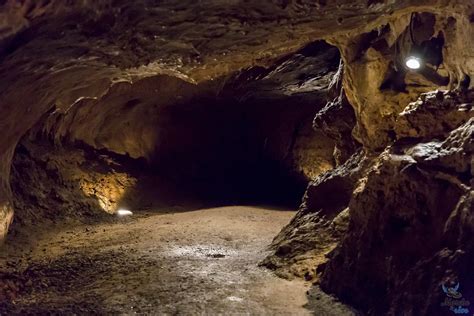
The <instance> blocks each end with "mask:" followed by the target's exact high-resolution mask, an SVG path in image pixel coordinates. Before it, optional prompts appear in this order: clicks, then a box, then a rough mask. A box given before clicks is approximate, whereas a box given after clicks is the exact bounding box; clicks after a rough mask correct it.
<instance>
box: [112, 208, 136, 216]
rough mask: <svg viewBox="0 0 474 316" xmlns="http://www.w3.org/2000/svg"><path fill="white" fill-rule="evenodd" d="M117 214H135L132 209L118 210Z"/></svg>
mask: <svg viewBox="0 0 474 316" xmlns="http://www.w3.org/2000/svg"><path fill="white" fill-rule="evenodd" d="M115 214H117V216H120V217H122V216H130V215H133V213H132V211H129V210H124V209H120V210H118V211H117V212H116V213H115Z"/></svg>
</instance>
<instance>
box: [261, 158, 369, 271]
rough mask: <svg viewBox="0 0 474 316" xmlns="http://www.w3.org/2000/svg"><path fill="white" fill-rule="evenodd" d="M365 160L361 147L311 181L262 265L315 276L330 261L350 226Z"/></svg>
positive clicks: (276, 269) (277, 269)
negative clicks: (352, 200)
mask: <svg viewBox="0 0 474 316" xmlns="http://www.w3.org/2000/svg"><path fill="white" fill-rule="evenodd" d="M365 161H366V157H365V154H364V153H363V152H362V151H361V150H360V151H358V152H357V153H355V154H354V155H353V156H352V157H351V158H350V159H348V160H347V161H346V162H345V163H344V164H342V165H340V166H338V167H337V168H335V169H333V170H330V171H328V172H325V173H323V174H321V175H320V176H318V177H317V178H316V179H315V180H314V181H312V182H311V183H310V184H309V186H308V188H307V190H306V193H305V196H304V197H303V203H302V204H301V206H300V209H299V211H298V213H297V215H296V216H295V218H293V220H292V221H291V222H290V223H289V224H288V225H287V226H286V227H285V228H284V229H283V230H282V231H281V232H280V233H279V234H278V236H277V237H275V239H274V240H273V242H272V245H271V248H272V249H274V251H275V253H274V254H273V255H271V256H269V257H267V258H266V259H265V260H264V261H262V263H261V264H262V265H263V266H266V267H268V268H270V269H272V270H275V272H276V273H277V274H278V275H280V276H282V277H285V278H292V277H293V276H294V275H296V276H300V277H305V278H306V279H313V278H314V277H316V268H317V267H318V266H320V265H322V264H324V263H325V262H326V261H327V258H326V255H327V254H328V253H329V252H330V251H332V250H333V249H334V247H335V246H336V245H337V243H338V241H339V240H340V238H341V237H342V236H343V235H344V233H345V231H346V229H347V224H348V215H349V214H348V210H347V206H348V204H349V200H350V197H351V194H352V191H353V188H354V184H355V182H356V181H357V179H358V177H359V176H360V174H361V173H362V171H363V170H364V165H365Z"/></svg>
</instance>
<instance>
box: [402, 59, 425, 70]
mask: <svg viewBox="0 0 474 316" xmlns="http://www.w3.org/2000/svg"><path fill="white" fill-rule="evenodd" d="M405 66H407V67H408V68H410V69H420V68H421V59H420V58H418V57H415V56H410V57H408V58H407V59H406V60H405Z"/></svg>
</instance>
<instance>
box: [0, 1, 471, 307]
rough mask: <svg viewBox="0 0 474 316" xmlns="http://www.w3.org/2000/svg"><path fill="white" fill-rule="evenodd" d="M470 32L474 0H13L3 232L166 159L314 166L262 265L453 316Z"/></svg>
mask: <svg viewBox="0 0 474 316" xmlns="http://www.w3.org/2000/svg"><path fill="white" fill-rule="evenodd" d="M473 34H474V3H473V2H472V1H465V0H421V1H411V0H406V1H389V0H368V1H365V0H364V1H362V0H357V1H347V0H337V1H332V2H331V1H322V0H319V1H310V0H299V1H295V0H264V1H263V0H262V1H251V2H250V1H244V0H233V1H220V0H203V1H182V0H170V1H154V0H137V1H133V2H130V1H122V0H114V1H113V0H97V1H91V0H81V1H74V2H71V1H62V0H52V1H47V0H44V1H32V0H31V1H30V0H26V1H18V0H4V1H0V74H2V81H1V82H0V114H1V115H0V130H1V131H2V133H1V134H0V239H1V240H3V239H4V237H5V236H6V234H7V232H8V230H9V226H10V224H11V222H12V220H15V222H16V223H19V224H25V225H26V224H27V223H31V222H34V219H35V218H38V216H39V214H41V217H46V218H50V219H51V220H55V218H56V216H59V217H60V216H66V217H67V216H69V215H71V214H75V215H74V216H77V217H83V215H87V213H94V214H99V213H100V210H104V211H106V212H109V213H112V212H114V211H115V210H116V209H117V208H118V207H120V205H121V204H120V203H125V204H127V203H128V204H133V203H134V202H133V201H134V197H133V196H134V195H135V194H138V193H137V191H134V188H136V187H137V186H139V185H140V184H141V183H143V182H147V181H155V180H156V179H155V180H150V177H148V176H149V173H150V174H151V173H153V174H154V175H158V178H160V177H162V178H160V179H165V178H166V179H170V181H169V183H172V184H173V186H174V189H176V188H179V189H178V190H177V191H180V189H182V190H186V189H188V188H195V187H199V188H203V187H204V186H203V184H204V183H205V184H206V185H208V189H209V190H208V191H209V192H211V193H209V192H206V193H204V192H199V194H200V195H203V194H211V195H212V194H213V193H212V192H214V193H215V192H217V191H216V190H221V191H222V192H219V195H220V196H223V195H225V194H226V193H228V192H233V193H235V192H237V191H239V197H241V196H243V195H248V194H249V192H250V193H255V192H259V193H258V194H265V195H267V196H282V195H283V193H284V192H287V193H288V194H289V192H291V191H293V192H292V193H291V194H289V195H291V196H292V199H293V200H294V198H295V196H298V194H300V193H302V192H301V191H302V188H303V187H304V186H305V185H306V183H307V182H308V181H310V180H311V181H310V182H309V185H308V187H307V189H306V193H305V194H304V197H303V201H302V204H301V206H300V208H299V212H298V214H297V216H296V217H295V218H294V219H293V220H292V222H291V223H290V224H288V226H287V227H285V228H284V229H283V231H282V232H281V233H280V234H279V235H278V236H277V237H276V238H275V240H274V242H273V244H272V249H273V251H274V253H273V254H272V255H270V256H269V257H268V258H267V259H266V260H265V261H264V262H263V263H262V264H263V265H265V266H267V267H270V268H272V269H274V270H276V271H277V273H278V274H280V275H282V276H286V277H290V276H291V275H299V276H304V277H306V278H307V279H315V280H317V281H318V282H320V284H321V287H322V289H323V290H325V291H327V292H330V293H333V294H335V295H337V296H338V297H339V298H341V299H342V300H344V301H346V302H349V303H350V304H352V305H354V306H356V307H357V308H359V309H361V310H362V311H364V312H368V313H369V314H373V315H380V314H384V313H389V314H393V315H399V314H406V315H420V314H437V313H438V310H439V302H440V300H441V295H442V294H443V293H442V292H441V291H440V287H441V284H445V283H446V282H455V281H456V282H460V283H461V284H462V286H463V288H462V289H463V294H464V295H465V296H466V297H467V296H469V295H471V296H472V295H474V287H473V286H472V282H470V281H469V273H471V272H470V271H469V268H470V267H471V266H472V265H473V263H474V253H473V250H474V249H472V244H473V241H472V240H471V239H472V237H471V235H472V231H473V228H474V227H473V219H472V210H473V205H472V201H473V191H472V184H473V180H472V179H473V172H474V171H473V166H474V160H473V151H474V148H473V146H474V144H473V132H474V121H473V120H474V119H473V110H472V105H473V100H474V94H473V88H474V82H473V80H472V78H473V76H474V43H473V41H472V38H473ZM323 40H324V41H323ZM415 52H416V53H418V54H421V56H422V59H423V65H422V67H421V68H420V69H419V70H417V71H414V70H410V69H407V67H405V59H406V58H407V57H408V56H409V55H411V54H413V53H415ZM216 157H217V158H216ZM144 166H145V167H144ZM144 168H147V171H146V172H143V169H144ZM222 183H225V185H221V184H222ZM281 183H287V185H280V184H281ZM246 184H248V186H246ZM186 186H189V187H186ZM245 187H247V188H246V189H243V188H245ZM174 189H173V191H175V190H174ZM240 190H243V191H242V192H240ZM215 194H217V193H215ZM135 198H136V197H135ZM226 198H227V200H229V199H230V200H232V199H234V198H235V196H231V197H226ZM150 203H151V202H150ZM59 209H67V210H68V212H71V213H67V212H66V213H64V212H63V213H61V212H56V211H58V210H59ZM89 211H90V212H89ZM96 211H98V212H96ZM61 214H62V215H61ZM68 214H69V215H68ZM471 274H472V273H471Z"/></svg>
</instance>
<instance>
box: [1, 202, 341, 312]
mask: <svg viewBox="0 0 474 316" xmlns="http://www.w3.org/2000/svg"><path fill="white" fill-rule="evenodd" d="M293 215H294V212H290V211H281V210H271V209H264V208H256V207H241V206H230V207H221V208H214V209H203V210H197V211H192V212H182V213H170V214H148V215H143V214H142V215H134V216H132V217H129V218H126V219H125V218H123V219H117V221H116V222H114V223H106V224H97V225H91V226H78V227H75V228H70V229H66V230H62V231H55V229H54V228H52V229H51V231H50V233H49V234H45V235H44V236H43V237H41V238H39V239H38V240H35V241H34V242H33V243H31V238H30V240H29V241H28V242H24V244H23V245H22V244H21V242H20V241H14V242H12V243H8V244H7V246H4V247H3V249H1V257H0V260H1V261H0V267H2V270H3V271H7V273H4V274H3V279H4V281H5V279H6V282H5V283H6V284H10V285H9V286H10V288H11V291H10V292H7V293H9V295H7V296H8V298H4V301H3V302H0V314H3V313H9V312H23V313H40V312H43V313H46V312H53V311H54V312H56V313H80V314H83V313H87V314H89V313H93V312H95V313H119V314H134V313H138V314H142V313H147V314H150V313H152V314H161V313H166V314H203V313H204V314H219V313H222V314H252V315H307V314H310V311H309V309H308V308H311V309H313V310H314V308H316V309H318V306H316V307H314V304H307V303H308V302H307V297H306V291H307V290H308V288H309V286H310V284H309V283H304V282H302V281H291V282H290V281H286V280H283V279H280V278H277V277H275V276H273V275H272V274H271V273H270V272H269V271H267V270H265V269H264V268H259V267H258V266H257V263H258V262H259V261H260V260H261V259H262V258H263V257H264V256H265V254H266V252H265V248H266V245H268V244H269V243H270V242H271V240H272V238H273V237H274V236H275V235H276V234H277V233H278V231H279V230H280V229H281V228H282V227H283V226H284V225H285V224H286V223H288V221H289V220H290V219H291V217H292V216H293ZM7 258H8V260H7ZM318 295H319V298H317V300H320V299H321V294H317V296H318ZM313 296H314V295H313ZM322 302H323V305H324V306H326V305H328V304H329V303H328V300H327V298H324V297H323V298H322ZM305 306H306V307H305ZM338 308H340V309H339V310H338V311H337V310H334V308H333V307H330V308H327V311H324V312H323V310H321V312H322V313H317V314H320V315H331V314H333V313H334V315H342V314H341V313H343V312H347V310H344V308H343V307H341V306H339V307H338ZM324 309H326V308H324ZM331 311H333V312H331ZM349 314H350V313H349Z"/></svg>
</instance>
